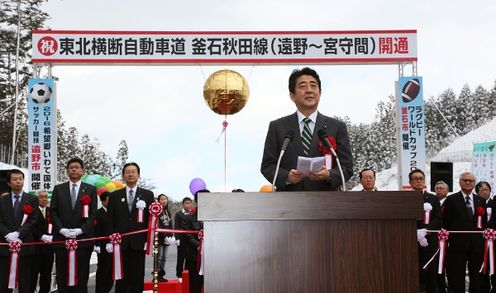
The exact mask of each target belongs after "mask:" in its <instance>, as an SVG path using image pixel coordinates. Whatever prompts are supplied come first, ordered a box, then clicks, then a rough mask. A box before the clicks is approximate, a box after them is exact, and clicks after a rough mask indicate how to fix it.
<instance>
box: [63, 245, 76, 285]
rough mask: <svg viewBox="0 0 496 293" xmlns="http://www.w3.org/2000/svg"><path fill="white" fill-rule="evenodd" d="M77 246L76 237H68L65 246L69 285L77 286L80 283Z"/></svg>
mask: <svg viewBox="0 0 496 293" xmlns="http://www.w3.org/2000/svg"><path fill="white" fill-rule="evenodd" d="M77 247H78V243H77V241H76V239H68V240H66V241H65V248H67V286H76V285H77V283H78V277H77V257H76V250H77Z"/></svg>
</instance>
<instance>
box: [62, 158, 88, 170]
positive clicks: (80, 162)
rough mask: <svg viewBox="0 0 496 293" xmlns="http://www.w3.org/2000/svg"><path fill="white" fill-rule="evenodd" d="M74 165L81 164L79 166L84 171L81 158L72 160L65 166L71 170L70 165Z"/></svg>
mask: <svg viewBox="0 0 496 293" xmlns="http://www.w3.org/2000/svg"><path fill="white" fill-rule="evenodd" d="M72 163H79V165H80V166H81V168H83V169H84V163H83V160H81V159H80V158H72V159H70V160H69V162H67V165H65V168H66V169H69V165H70V164H72Z"/></svg>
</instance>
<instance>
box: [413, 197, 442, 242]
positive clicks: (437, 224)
mask: <svg viewBox="0 0 496 293" xmlns="http://www.w3.org/2000/svg"><path fill="white" fill-rule="evenodd" d="M423 197H424V203H429V204H430V205H431V206H432V210H431V212H430V215H429V224H427V225H426V224H424V220H423V218H422V219H421V220H418V221H417V229H424V228H425V229H427V230H439V229H440V228H441V226H442V225H443V221H442V218H441V206H440V204H439V200H438V199H437V198H436V196H435V195H434V194H432V193H429V192H424V195H423ZM422 209H423V207H422ZM426 238H427V241H428V242H429V246H428V248H429V249H432V250H435V249H437V247H438V243H437V242H438V241H437V234H436V233H430V234H427V236H426Z"/></svg>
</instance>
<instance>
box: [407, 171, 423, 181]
mask: <svg viewBox="0 0 496 293" xmlns="http://www.w3.org/2000/svg"><path fill="white" fill-rule="evenodd" d="M415 173H420V174H422V176H424V179H425V173H424V171H422V170H420V169H413V170H412V171H410V173H408V180H412V177H413V174H415Z"/></svg>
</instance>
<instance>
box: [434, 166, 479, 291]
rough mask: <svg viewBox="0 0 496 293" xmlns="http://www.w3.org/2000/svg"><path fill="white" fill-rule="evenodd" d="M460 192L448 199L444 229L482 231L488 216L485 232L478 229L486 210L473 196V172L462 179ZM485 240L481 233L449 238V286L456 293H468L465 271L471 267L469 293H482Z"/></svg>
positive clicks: (445, 208) (451, 235)
mask: <svg viewBox="0 0 496 293" xmlns="http://www.w3.org/2000/svg"><path fill="white" fill-rule="evenodd" d="M459 183H460V188H461V190H460V191H459V192H457V193H454V194H452V195H450V196H448V197H447V198H446V201H445V202H444V205H443V209H444V213H443V226H444V228H445V229H447V230H448V231H449V230H458V231H481V230H483V229H484V228H486V219H485V216H483V217H482V225H483V226H482V228H477V212H478V210H485V209H486V203H485V200H484V199H482V198H481V197H479V196H478V195H476V194H473V193H472V190H473V189H474V185H475V176H474V175H473V174H472V173H470V172H464V173H462V174H461V175H460V180H459ZM483 249H484V239H483V236H482V234H481V233H473V234H472V233H471V234H455V233H452V234H450V235H449V244H448V250H447V253H446V257H447V259H446V273H447V275H448V284H449V287H450V289H451V290H453V292H454V293H463V292H465V268H466V267H467V264H468V272H469V280H470V285H469V291H470V292H471V293H476V292H480V274H479V269H480V267H481V264H482V257H483Z"/></svg>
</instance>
